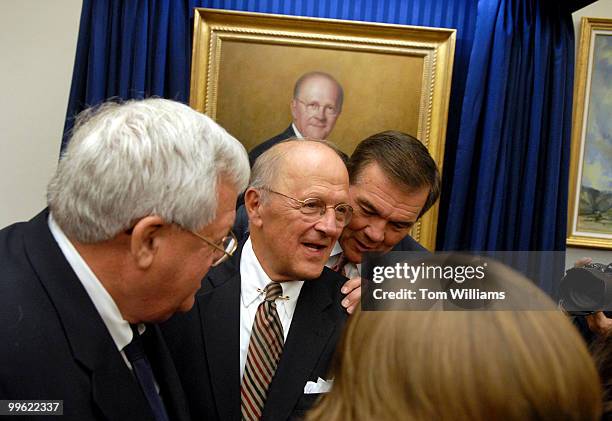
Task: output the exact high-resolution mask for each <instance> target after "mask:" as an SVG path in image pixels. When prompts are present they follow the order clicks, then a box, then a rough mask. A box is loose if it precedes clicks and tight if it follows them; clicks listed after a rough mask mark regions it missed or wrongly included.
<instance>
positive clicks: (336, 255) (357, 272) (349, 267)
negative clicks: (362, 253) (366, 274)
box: [325, 241, 361, 279]
mask: <svg viewBox="0 0 612 421" xmlns="http://www.w3.org/2000/svg"><path fill="white" fill-rule="evenodd" d="M342 251H343V250H342V246H340V243H339V242H338V241H336V244H335V245H334V248H333V249H332V251H331V254H330V257H329V259H327V263H326V264H325V266H327V267H328V268H330V269H331V268H333V267H334V266H335V265H336V263H338V259H340V255H341V254H342ZM344 273H346V276H347V277H348V278H349V279H353V278H357V277H359V276H361V263H359V264H355V263H353V262H350V261H349V262H346V264H345V265H344Z"/></svg>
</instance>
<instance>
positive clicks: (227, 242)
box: [188, 231, 238, 267]
mask: <svg viewBox="0 0 612 421" xmlns="http://www.w3.org/2000/svg"><path fill="white" fill-rule="evenodd" d="M188 232H190V233H192V234H193V235H195V236H196V237H198V238H199V239H200V240H202V241H204V242H206V243H207V244H208V245H210V246H212V247H214V248H215V253H217V254H219V253H223V254H220V256H219V257H218V258H217V259H216V260H215V261H213V263H212V265H211V266H212V267H215V266H218V265H220V264H221V263H223V262H225V261H226V260H227V259H229V258H230V257H232V256H233V255H234V252H235V251H236V249H237V248H238V239H237V238H236V234H234V232H233V231H230V232H229V234H228V235H226V236H225V237H223V239H221V241H220V242H219V243H218V244H215V243H214V242H213V241H211V240H209V239H208V238H206V237H204V236H203V235H200V234H198V233H196V232H193V231H188ZM214 256H215V255H214V254H213V258H214Z"/></svg>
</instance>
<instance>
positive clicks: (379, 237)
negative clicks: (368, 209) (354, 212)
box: [364, 219, 386, 243]
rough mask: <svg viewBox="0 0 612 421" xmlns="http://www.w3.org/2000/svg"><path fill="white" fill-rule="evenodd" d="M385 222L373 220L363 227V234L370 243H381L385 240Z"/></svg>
mask: <svg viewBox="0 0 612 421" xmlns="http://www.w3.org/2000/svg"><path fill="white" fill-rule="evenodd" d="M385 226H386V221H385V220H383V219H375V220H372V221H370V223H369V224H368V225H367V226H366V227H365V229H364V234H365V236H366V237H367V239H368V240H369V241H371V242H372V243H382V242H383V241H384V240H385Z"/></svg>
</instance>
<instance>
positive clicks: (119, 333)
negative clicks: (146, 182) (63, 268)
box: [48, 214, 145, 370]
mask: <svg viewBox="0 0 612 421" xmlns="http://www.w3.org/2000/svg"><path fill="white" fill-rule="evenodd" d="M48 224H49V230H51V235H53V238H54V239H55V241H56V242H57V245H58V246H59V248H60V250H61V251H62V253H63V255H64V257H65V258H66V260H67V261H68V264H69V265H70V267H71V268H72V270H73V271H74V273H75V274H76V276H77V278H79V281H81V284H82V285H83V288H85V291H86V292H87V295H89V298H90V299H91V301H92V302H93V305H94V307H95V308H96V310H97V311H98V314H100V317H101V318H102V321H103V322H104V325H105V326H106V328H107V329H108V332H109V333H110V335H111V337H112V338H113V342H114V343H115V346H116V347H117V350H118V351H119V352H120V353H121V356H122V357H123V360H124V361H125V363H126V364H127V366H128V367H129V368H130V370H131V369H132V365H131V364H130V363H129V361H128V359H127V357H126V355H125V353H124V352H123V348H125V347H126V345H128V344H129V343H130V342H132V338H133V333H132V329H131V328H130V324H129V323H128V322H127V321H126V320H124V319H123V317H122V316H121V312H120V311H119V308H118V307H117V304H115V301H114V300H113V297H111V295H110V294H109V293H108V291H107V290H106V289H105V288H104V286H103V285H102V283H101V282H100V280H99V279H98V278H97V277H96V275H95V274H94V273H93V271H92V270H91V268H90V267H89V266H87V263H86V262H85V260H83V258H82V257H81V255H80V254H79V252H78V251H77V249H76V248H74V246H73V245H72V243H71V242H70V240H69V239H68V237H66V234H64V232H63V231H62V229H61V228H60V227H59V225H57V222H55V220H54V219H53V215H52V214H49V221H48ZM144 330H145V326H144V324H140V325H138V332H139V333H140V334H142V333H143V332H144Z"/></svg>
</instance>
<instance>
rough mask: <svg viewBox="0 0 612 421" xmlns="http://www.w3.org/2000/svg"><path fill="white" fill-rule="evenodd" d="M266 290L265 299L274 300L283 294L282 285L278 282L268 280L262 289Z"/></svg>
mask: <svg viewBox="0 0 612 421" xmlns="http://www.w3.org/2000/svg"><path fill="white" fill-rule="evenodd" d="M264 291H265V292H266V298H265V300H266V301H272V302H274V301H275V300H276V299H277V298H278V297H280V296H281V295H282V294H283V287H282V285H281V284H279V283H278V282H270V283H269V284H268V285H266V288H265V290H264Z"/></svg>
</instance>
